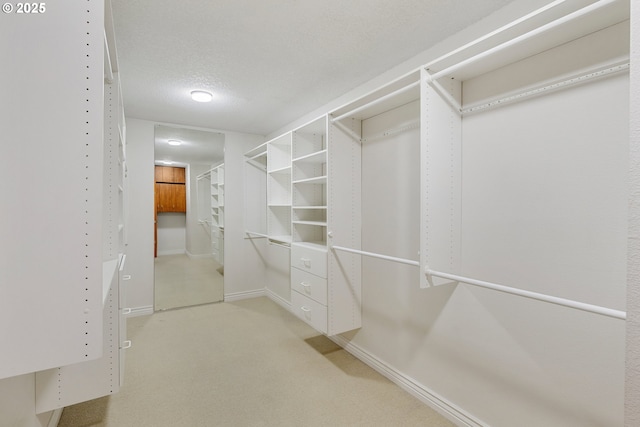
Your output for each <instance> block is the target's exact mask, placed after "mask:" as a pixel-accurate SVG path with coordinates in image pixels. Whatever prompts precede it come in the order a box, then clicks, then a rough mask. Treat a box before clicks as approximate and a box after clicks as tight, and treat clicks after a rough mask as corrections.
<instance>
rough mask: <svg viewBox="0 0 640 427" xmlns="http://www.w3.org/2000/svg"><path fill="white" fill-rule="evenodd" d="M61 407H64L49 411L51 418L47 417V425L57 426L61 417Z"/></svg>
mask: <svg viewBox="0 0 640 427" xmlns="http://www.w3.org/2000/svg"><path fill="white" fill-rule="evenodd" d="M63 409H64V408H58V409H56V410H54V411H53V412H52V413H51V418H49V422H48V423H47V427H58V423H59V422H60V417H62V410H63Z"/></svg>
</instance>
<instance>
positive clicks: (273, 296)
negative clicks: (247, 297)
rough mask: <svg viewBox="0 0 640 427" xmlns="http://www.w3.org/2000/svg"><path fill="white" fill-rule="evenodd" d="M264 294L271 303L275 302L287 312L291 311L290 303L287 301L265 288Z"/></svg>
mask: <svg viewBox="0 0 640 427" xmlns="http://www.w3.org/2000/svg"><path fill="white" fill-rule="evenodd" d="M265 294H266V295H267V297H269V299H270V300H271V301H273V302H275V303H276V304H278V305H279V306H281V307H282V308H284V309H286V310H287V311H291V301H287V300H286V299H284V298H282V297H281V296H280V295H278V294H276V293H275V292H273V291H272V290H270V289H267V288H265Z"/></svg>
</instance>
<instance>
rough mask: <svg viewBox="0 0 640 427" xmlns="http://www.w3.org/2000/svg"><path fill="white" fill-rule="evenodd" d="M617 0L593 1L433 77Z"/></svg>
mask: <svg viewBox="0 0 640 427" xmlns="http://www.w3.org/2000/svg"><path fill="white" fill-rule="evenodd" d="M616 1H617V0H600V1H598V2H596V3H592V4H590V5H589V6H586V7H583V8H582V9H578V10H576V11H575V12H572V13H570V14H568V15H565V16H563V17H561V18H558V19H556V20H555V21H551V22H549V23H547V24H545V25H543V26H541V27H538V28H536V29H534V30H531V31H529V32H527V33H524V34H522V35H520V36H518V37H515V38H513V39H511V40H509V41H506V42H504V43H502V44H499V45H497V46H495V47H492V48H490V49H487V50H485V51H484V52H482V53H479V54H477V55H474V56H472V57H470V58H467V59H465V60H462V61H460V62H458V63H457V64H454V65H451V66H449V67H447V68H445V69H444V70H441V71H438V72H437V73H434V74H432V75H431V77H432V78H433V79H439V78H441V77H443V76H446V75H449V74H451V73H453V72H454V71H457V70H459V69H461V68H463V67H465V66H467V65H469V64H472V63H474V62H477V61H479V60H481V59H483V58H486V57H487V56H490V55H493V54H494V53H497V52H500V51H502V50H504V49H506V48H509V47H511V46H514V45H517V44H518V43H521V42H523V41H525V40H527V39H530V38H531V37H534V36H537V35H539V34H542V33H544V32H546V31H549V30H551V29H553V28H555V27H558V26H560V25H563V24H566V23H567V22H570V21H572V20H574V19H577V18H580V17H581V16H584V15H587V14H589V13H591V12H594V11H596V10H598V9H601V8H603V7H605V6H608V5H609V4H611V3H614V2H616Z"/></svg>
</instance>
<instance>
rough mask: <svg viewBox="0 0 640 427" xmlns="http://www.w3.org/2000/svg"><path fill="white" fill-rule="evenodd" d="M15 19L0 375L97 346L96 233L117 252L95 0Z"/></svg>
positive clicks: (84, 356)
mask: <svg viewBox="0 0 640 427" xmlns="http://www.w3.org/2000/svg"><path fill="white" fill-rule="evenodd" d="M19 18H20V16H19V15H16V14H9V15H5V16H4V17H3V22H2V25H1V26H0V36H1V37H2V39H3V40H20V43H2V44H1V46H0V55H1V56H2V58H17V57H21V58H23V59H21V60H19V61H17V60H16V61H12V60H6V61H3V71H2V74H3V80H2V82H1V83H0V86H1V87H2V88H1V89H0V91H1V92H2V102H1V103H0V117H2V119H1V120H2V134H3V138H4V140H5V141H12V144H11V149H10V150H9V152H7V157H6V159H5V160H6V164H5V166H4V167H3V168H2V172H1V175H0V178H1V179H0V182H2V184H0V186H1V187H2V194H3V197H4V201H5V202H4V203H3V214H2V216H3V221H2V225H0V240H1V241H2V242H3V243H2V245H1V246H2V249H0V259H2V261H1V264H0V272H1V273H0V282H1V283H2V288H3V290H2V297H1V298H0V324H1V325H4V326H3V327H0V329H2V333H1V335H2V339H3V341H4V342H5V343H7V345H5V346H3V350H2V351H1V352H0V378H7V377H11V376H17V375H21V374H27V373H31V372H35V371H39V370H43V369H49V368H55V367H58V366H62V365H69V364H74V363H79V362H83V361H87V360H93V359H97V358H99V357H101V356H102V352H103V307H104V306H103V295H104V286H103V258H104V253H105V252H109V251H111V248H109V249H105V246H104V243H103V240H104V239H110V238H112V237H113V240H112V243H113V245H114V246H113V247H112V248H114V249H113V250H114V251H115V253H116V255H117V251H118V244H117V243H116V240H117V238H118V237H117V231H118V223H119V221H118V214H117V213H116V214H114V215H113V216H111V217H110V221H111V222H110V223H109V224H107V225H104V224H103V223H102V217H103V203H104V201H105V200H104V198H103V193H104V186H103V183H104V179H105V178H104V176H103V170H104V165H103V156H104V148H103V144H102V138H103V135H102V131H103V130H102V123H103V121H104V115H103V112H104V97H103V81H104V80H103V78H104V76H103V70H104V67H103V59H104V51H103V49H104V4H103V2H99V1H98V2H89V3H87V4H80V3H65V4H64V5H59V7H53V8H50V9H48V10H47V13H44V14H39V15H38V16H37V17H36V18H37V19H19ZM24 52H29V55H27V56H25V55H24ZM44 69H46V70H48V71H47V72H46V73H43V70H44ZM36 100H37V101H36ZM25 171H30V172H28V173H25ZM16 177H20V179H16ZM105 233H107V235H105ZM114 233H115V236H114Z"/></svg>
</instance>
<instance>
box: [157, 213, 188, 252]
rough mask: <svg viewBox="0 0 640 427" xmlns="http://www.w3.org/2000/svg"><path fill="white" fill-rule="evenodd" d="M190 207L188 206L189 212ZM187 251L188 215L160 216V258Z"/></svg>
mask: <svg viewBox="0 0 640 427" xmlns="http://www.w3.org/2000/svg"><path fill="white" fill-rule="evenodd" d="M190 210H191V209H190V206H187V212H189V211H190ZM186 251H187V214H185V213H182V212H162V213H159V214H158V256H162V255H176V254H184V253H186Z"/></svg>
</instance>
